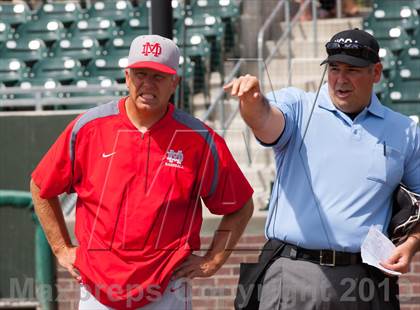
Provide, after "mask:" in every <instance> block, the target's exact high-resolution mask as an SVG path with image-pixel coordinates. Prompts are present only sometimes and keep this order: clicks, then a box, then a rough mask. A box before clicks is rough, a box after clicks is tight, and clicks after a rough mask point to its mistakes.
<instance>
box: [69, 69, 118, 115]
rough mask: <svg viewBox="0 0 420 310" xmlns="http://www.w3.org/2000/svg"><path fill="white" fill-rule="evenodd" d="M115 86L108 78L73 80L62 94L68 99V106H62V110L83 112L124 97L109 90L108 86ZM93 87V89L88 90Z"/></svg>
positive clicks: (114, 82) (115, 83)
mask: <svg viewBox="0 0 420 310" xmlns="http://www.w3.org/2000/svg"><path fill="white" fill-rule="evenodd" d="M112 85H117V82H116V81H114V80H111V79H109V78H108V77H104V76H98V77H82V78H80V79H78V80H75V81H73V82H72V84H71V88H70V87H68V88H67V89H66V90H65V92H64V98H67V99H69V100H68V101H69V104H66V105H63V106H62V109H64V110H71V109H77V110H83V109H89V108H93V107H96V106H97V105H98V104H101V103H105V102H107V101H109V100H111V99H112V98H119V97H121V96H125V95H126V92H124V91H121V92H120V91H116V90H111V89H110V86H112ZM89 87H94V89H88V88H89Z"/></svg>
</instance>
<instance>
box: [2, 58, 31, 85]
mask: <svg viewBox="0 0 420 310" xmlns="http://www.w3.org/2000/svg"><path fill="white" fill-rule="evenodd" d="M27 76H28V68H27V67H26V66H25V63H24V62H23V61H22V60H20V59H16V58H10V59H4V58H0V82H1V83H3V84H4V85H6V86H12V85H13V84H15V83H17V82H19V81H21V80H22V79H23V78H25V77H27Z"/></svg>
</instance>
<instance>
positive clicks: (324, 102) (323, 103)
mask: <svg viewBox="0 0 420 310" xmlns="http://www.w3.org/2000/svg"><path fill="white" fill-rule="evenodd" d="M320 99H321V100H320ZM318 106H319V107H321V108H324V109H326V110H329V111H337V108H336V107H335V105H334V103H333V102H332V100H331V98H330V95H329V93H328V83H325V84H324V85H323V86H322V87H321V92H320V98H319V99H318ZM367 110H368V112H370V113H371V114H373V115H375V116H377V117H380V118H384V113H385V108H384V106H383V105H382V104H381V103H380V102H379V99H378V97H377V96H376V94H375V93H374V92H373V91H372V99H371V100H370V104H369V106H368V107H367Z"/></svg>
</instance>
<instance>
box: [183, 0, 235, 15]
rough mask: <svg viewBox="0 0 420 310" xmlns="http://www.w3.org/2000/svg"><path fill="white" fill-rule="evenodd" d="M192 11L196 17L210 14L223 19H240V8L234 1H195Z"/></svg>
mask: <svg viewBox="0 0 420 310" xmlns="http://www.w3.org/2000/svg"><path fill="white" fill-rule="evenodd" d="M191 9H192V11H193V14H194V15H202V14H210V15H213V16H220V17H222V18H229V19H231V18H238V17H239V16H240V11H239V6H238V5H237V4H236V3H235V1H234V0H195V1H192V5H191Z"/></svg>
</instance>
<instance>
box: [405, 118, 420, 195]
mask: <svg viewBox="0 0 420 310" xmlns="http://www.w3.org/2000/svg"><path fill="white" fill-rule="evenodd" d="M412 128H413V130H412V131H411V132H413V133H414V134H413V135H412V136H413V139H412V140H411V143H410V145H412V151H411V154H410V156H408V157H407V159H406V161H405V167H404V175H403V179H402V182H403V183H404V184H405V185H406V186H407V187H408V188H409V189H410V190H412V191H413V192H415V193H418V194H420V127H419V126H418V125H417V124H416V123H415V122H413V123H412Z"/></svg>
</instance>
